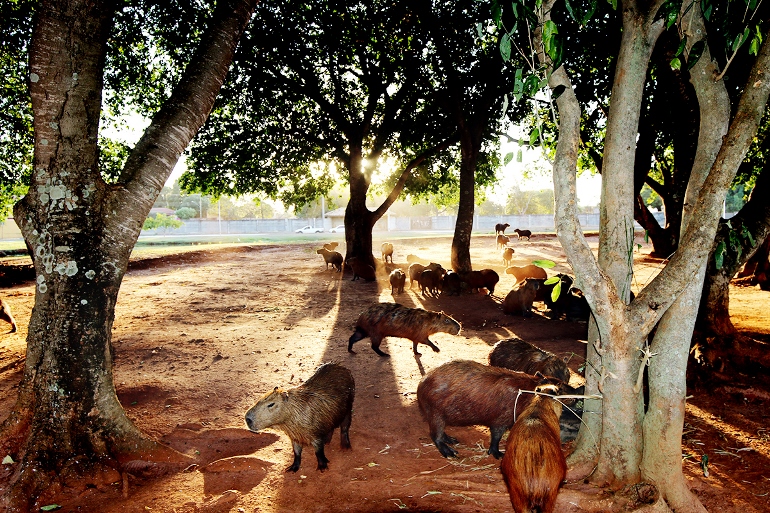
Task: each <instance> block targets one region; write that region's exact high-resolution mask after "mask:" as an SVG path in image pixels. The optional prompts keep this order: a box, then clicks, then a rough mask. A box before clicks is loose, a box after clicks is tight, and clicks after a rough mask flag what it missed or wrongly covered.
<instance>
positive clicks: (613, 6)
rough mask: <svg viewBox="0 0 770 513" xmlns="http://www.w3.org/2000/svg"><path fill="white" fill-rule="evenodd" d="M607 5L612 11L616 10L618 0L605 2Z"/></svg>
mask: <svg viewBox="0 0 770 513" xmlns="http://www.w3.org/2000/svg"><path fill="white" fill-rule="evenodd" d="M607 3H608V4H610V5H611V6H612V10H613V11H617V10H618V0H607Z"/></svg>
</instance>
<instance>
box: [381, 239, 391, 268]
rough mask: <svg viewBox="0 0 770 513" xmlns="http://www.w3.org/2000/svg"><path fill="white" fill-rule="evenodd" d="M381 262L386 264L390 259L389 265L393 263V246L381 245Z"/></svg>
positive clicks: (387, 243)
mask: <svg viewBox="0 0 770 513" xmlns="http://www.w3.org/2000/svg"><path fill="white" fill-rule="evenodd" d="M381 249H382V261H383V262H387V261H388V259H390V263H393V244H391V243H390V242H383V243H382V248H381Z"/></svg>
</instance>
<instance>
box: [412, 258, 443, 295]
mask: <svg viewBox="0 0 770 513" xmlns="http://www.w3.org/2000/svg"><path fill="white" fill-rule="evenodd" d="M425 269H432V270H435V269H443V267H441V264H437V263H435V262H431V263H429V264H428V265H422V264H419V263H417V262H415V263H413V264H411V265H410V266H409V269H407V273H408V274H409V290H412V285H414V284H415V283H417V284H419V283H420V275H421V274H422V272H423V271H424V270H425Z"/></svg>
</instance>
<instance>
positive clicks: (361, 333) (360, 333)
mask: <svg viewBox="0 0 770 513" xmlns="http://www.w3.org/2000/svg"><path fill="white" fill-rule="evenodd" d="M362 338H366V332H365V331H364V330H362V329H361V328H359V327H356V331H355V332H354V333H353V334H352V335H350V338H349V339H348V353H353V354H355V351H353V344H355V343H356V342H358V341H359V340H361V339H362Z"/></svg>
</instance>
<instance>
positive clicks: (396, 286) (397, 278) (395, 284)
mask: <svg viewBox="0 0 770 513" xmlns="http://www.w3.org/2000/svg"><path fill="white" fill-rule="evenodd" d="M405 283H406V273H404V271H402V270H401V269H393V272H391V273H390V293H391V295H393V294H401V293H402V292H403V291H404V284H405Z"/></svg>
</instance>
